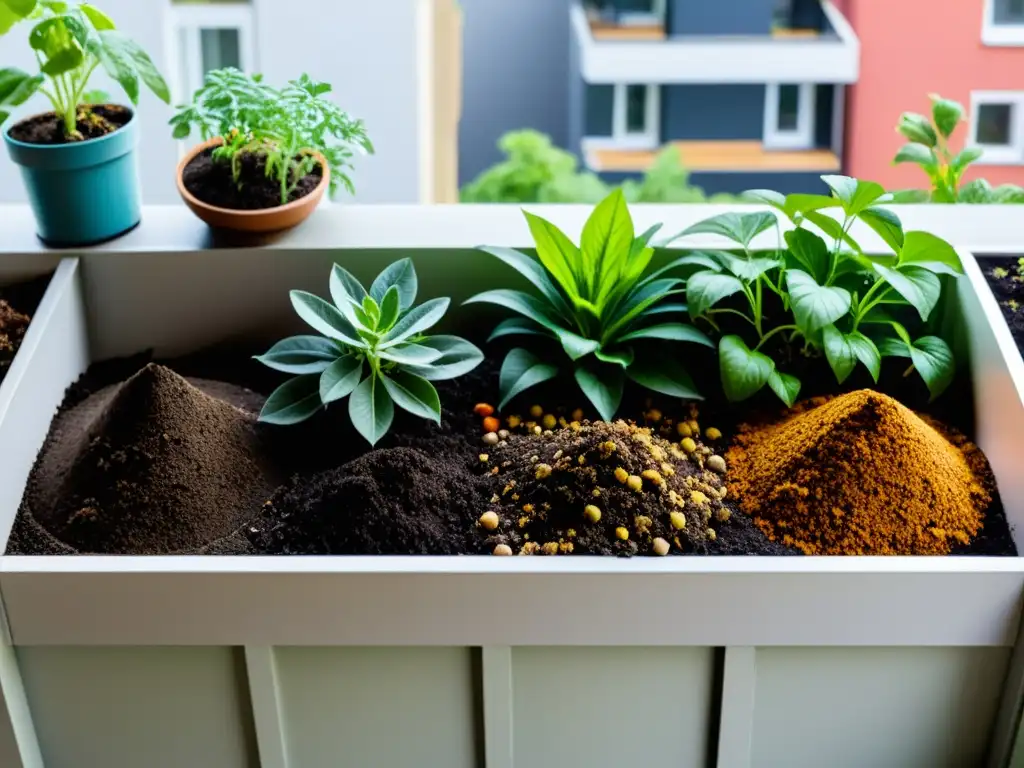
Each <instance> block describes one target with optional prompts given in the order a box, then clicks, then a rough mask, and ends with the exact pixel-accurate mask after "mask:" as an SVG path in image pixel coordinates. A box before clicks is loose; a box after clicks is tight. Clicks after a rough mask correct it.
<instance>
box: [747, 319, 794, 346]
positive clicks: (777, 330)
mask: <svg viewBox="0 0 1024 768" xmlns="http://www.w3.org/2000/svg"><path fill="white" fill-rule="evenodd" d="M795 330H799V329H798V328H797V326H795V325H780V326H777V327H775V328H772V329H771V330H770V331H768V333H766V334H765V335H764V336H762V337H761V340H760V341H759V342H757V346H756V347H754V351H755V352H756V351H757V350H759V349H760V348H761V347H763V346H764V344H765V342H766V341H768V339H770V338H771V337H772V336H774V335H775V334H776V333H782V332H783V331H795Z"/></svg>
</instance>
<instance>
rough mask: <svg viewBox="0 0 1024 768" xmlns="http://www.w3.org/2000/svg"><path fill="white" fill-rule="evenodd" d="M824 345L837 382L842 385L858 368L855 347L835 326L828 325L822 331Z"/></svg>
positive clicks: (826, 356)
mask: <svg viewBox="0 0 1024 768" xmlns="http://www.w3.org/2000/svg"><path fill="white" fill-rule="evenodd" d="M822 343H823V346H824V347H825V358H826V359H827V360H828V364H829V365H830V366H832V372H833V373H834V374H835V375H836V381H838V382H839V383H840V384H842V383H843V382H844V381H846V380H847V379H848V378H849V377H850V374H851V373H853V369H854V368H856V367H857V354H856V353H855V352H854V351H853V345H852V344H850V342H849V340H848V339H847V338H846V336H845V335H844V334H843V333H842V331H840V330H839V329H838V328H836V327H835V326H834V325H826V326H825V327H824V328H823V329H822Z"/></svg>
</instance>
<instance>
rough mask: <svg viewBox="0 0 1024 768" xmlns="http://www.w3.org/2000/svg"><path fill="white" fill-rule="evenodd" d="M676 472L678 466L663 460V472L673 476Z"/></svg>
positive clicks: (667, 475)
mask: <svg viewBox="0 0 1024 768" xmlns="http://www.w3.org/2000/svg"><path fill="white" fill-rule="evenodd" d="M675 473H676V468H675V467H673V466H672V465H671V464H669V463H668V462H667V461H663V462H661V474H663V475H664V476H665V477H672V475H674V474H675Z"/></svg>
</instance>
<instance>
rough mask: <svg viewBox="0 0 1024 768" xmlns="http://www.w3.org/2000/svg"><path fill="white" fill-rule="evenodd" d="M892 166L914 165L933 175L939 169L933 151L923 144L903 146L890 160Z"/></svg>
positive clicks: (937, 159)
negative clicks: (901, 164)
mask: <svg viewBox="0 0 1024 768" xmlns="http://www.w3.org/2000/svg"><path fill="white" fill-rule="evenodd" d="M892 162H893V165H899V164H900V163H915V164H917V165H920V166H921V167H922V168H924V169H925V170H926V171H928V173H930V174H931V173H935V172H936V171H937V170H938V168H939V158H938V156H937V155H936V154H935V150H933V149H931V148H929V147H926V146H924V145H923V144H904V145H903V146H902V147H900V149H899V151H898V152H897V153H896V157H894V158H893V159H892Z"/></svg>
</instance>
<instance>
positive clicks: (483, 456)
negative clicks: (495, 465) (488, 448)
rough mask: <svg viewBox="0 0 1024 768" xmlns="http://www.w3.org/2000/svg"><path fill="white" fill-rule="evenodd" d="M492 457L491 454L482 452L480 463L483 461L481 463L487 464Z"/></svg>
mask: <svg viewBox="0 0 1024 768" xmlns="http://www.w3.org/2000/svg"><path fill="white" fill-rule="evenodd" d="M490 458H491V457H490V456H489V455H488V454H486V453H481V454H480V463H481V464H486V463H487V462H488V460H489V459H490Z"/></svg>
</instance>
